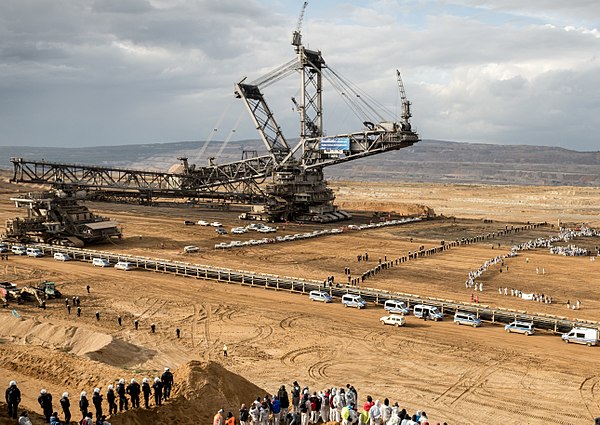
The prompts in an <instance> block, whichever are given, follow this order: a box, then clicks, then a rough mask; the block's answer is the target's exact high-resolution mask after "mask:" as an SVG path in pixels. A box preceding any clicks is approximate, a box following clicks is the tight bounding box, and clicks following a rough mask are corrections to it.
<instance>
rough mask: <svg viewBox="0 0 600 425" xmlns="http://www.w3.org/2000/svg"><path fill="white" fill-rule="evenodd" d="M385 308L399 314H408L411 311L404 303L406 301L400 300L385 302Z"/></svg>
mask: <svg viewBox="0 0 600 425" xmlns="http://www.w3.org/2000/svg"><path fill="white" fill-rule="evenodd" d="M383 309H384V310H385V311H389V312H390V313H398V314H408V313H409V311H410V309H409V308H408V307H407V306H406V304H404V301H398V300H387V301H386V302H385V304H383Z"/></svg>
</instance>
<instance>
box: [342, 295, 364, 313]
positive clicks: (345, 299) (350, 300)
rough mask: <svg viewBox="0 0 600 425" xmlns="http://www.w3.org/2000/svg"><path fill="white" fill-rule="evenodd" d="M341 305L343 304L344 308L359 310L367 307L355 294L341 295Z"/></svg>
mask: <svg viewBox="0 0 600 425" xmlns="http://www.w3.org/2000/svg"><path fill="white" fill-rule="evenodd" d="M342 304H344V307H356V308H359V309H360V308H365V307H366V306H367V303H366V302H365V300H363V299H362V298H361V297H360V295H355V294H344V295H342Z"/></svg>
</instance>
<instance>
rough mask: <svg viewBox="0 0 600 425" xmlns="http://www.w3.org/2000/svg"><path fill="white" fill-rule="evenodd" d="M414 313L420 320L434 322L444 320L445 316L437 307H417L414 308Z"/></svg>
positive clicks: (420, 305)
mask: <svg viewBox="0 0 600 425" xmlns="http://www.w3.org/2000/svg"><path fill="white" fill-rule="evenodd" d="M413 313H414V315H415V316H416V317H418V318H419V319H429V320H433V321H434V322H437V321H438V320H442V319H443V318H444V315H443V314H442V313H441V312H440V311H439V310H438V308H437V307H434V306H430V305H425V304H417V305H415V306H414V307H413Z"/></svg>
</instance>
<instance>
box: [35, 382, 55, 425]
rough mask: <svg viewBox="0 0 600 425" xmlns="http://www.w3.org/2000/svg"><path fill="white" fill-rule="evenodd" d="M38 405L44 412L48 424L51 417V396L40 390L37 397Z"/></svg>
mask: <svg viewBox="0 0 600 425" xmlns="http://www.w3.org/2000/svg"><path fill="white" fill-rule="evenodd" d="M38 403H39V405H40V407H41V408H42V410H43V412H44V416H45V417H46V422H50V416H52V394H50V393H49V392H47V391H46V390H45V389H42V390H41V391H40V395H39V396H38Z"/></svg>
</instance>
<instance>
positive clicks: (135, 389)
mask: <svg viewBox="0 0 600 425" xmlns="http://www.w3.org/2000/svg"><path fill="white" fill-rule="evenodd" d="M140 392H141V389H140V384H138V383H137V381H136V380H135V378H134V379H132V380H131V383H130V384H129V385H127V394H129V396H130V397H131V408H132V409H137V408H139V407H140Z"/></svg>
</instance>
